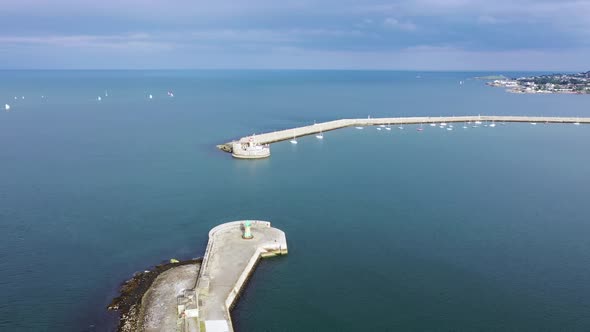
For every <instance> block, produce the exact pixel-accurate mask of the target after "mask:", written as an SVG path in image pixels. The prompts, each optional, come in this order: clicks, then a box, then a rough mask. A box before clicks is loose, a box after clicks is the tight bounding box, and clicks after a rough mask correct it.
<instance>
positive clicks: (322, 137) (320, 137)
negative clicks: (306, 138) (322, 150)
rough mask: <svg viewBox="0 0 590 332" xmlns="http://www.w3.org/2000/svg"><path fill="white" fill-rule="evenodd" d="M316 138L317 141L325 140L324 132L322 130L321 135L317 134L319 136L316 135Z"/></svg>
mask: <svg viewBox="0 0 590 332" xmlns="http://www.w3.org/2000/svg"><path fill="white" fill-rule="evenodd" d="M315 137H316V138H317V139H324V134H322V131H321V130H320V133H319V134H317V135H315Z"/></svg>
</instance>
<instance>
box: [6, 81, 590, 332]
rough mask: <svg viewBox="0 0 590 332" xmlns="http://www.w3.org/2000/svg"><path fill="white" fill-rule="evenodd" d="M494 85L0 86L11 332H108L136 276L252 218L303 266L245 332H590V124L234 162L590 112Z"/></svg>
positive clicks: (280, 278)
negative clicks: (442, 120)
mask: <svg viewBox="0 0 590 332" xmlns="http://www.w3.org/2000/svg"><path fill="white" fill-rule="evenodd" d="M482 74H484V73H444V72H441V73H422V72H421V73H416V72H362V71H326V72H323V71H151V72H149V71H147V72H146V71H129V72H125V71H115V72H109V71H106V72H103V71H46V72H44V71H2V72H0V104H2V105H3V104H4V103H9V104H11V105H12V110H11V112H2V113H0V294H1V297H2V301H0V330H7V331H103V330H108V329H109V328H112V326H113V325H112V315H109V314H107V313H106V312H105V307H106V305H107V304H108V302H109V301H110V299H111V298H112V297H113V296H115V295H116V292H117V288H118V286H119V284H120V283H121V282H122V281H123V280H125V279H126V278H128V277H129V276H130V275H132V274H133V273H134V272H135V271H138V270H143V269H144V268H146V267H149V266H152V265H154V264H157V263H159V262H160V261H162V260H167V259H169V258H171V257H175V258H181V259H183V258H190V257H195V256H200V255H202V253H203V251H204V249H205V245H206V241H207V232H208V230H209V229H210V228H211V227H213V226H215V225H217V224H219V223H222V222H226V221H231V220H238V219H246V218H258V219H265V220H270V221H272V222H273V224H274V225H275V226H276V227H278V228H281V229H283V230H284V231H286V233H287V237H288V241H289V255H288V256H286V257H280V258H277V259H271V260H268V261H264V262H263V263H262V264H261V265H260V267H259V269H258V270H257V272H256V273H255V274H254V276H253V278H252V280H251V283H250V284H249V286H248V288H247V290H246V291H245V293H244V294H243V297H242V298H241V301H240V303H239V305H238V306H237V307H236V310H235V311H234V316H235V321H236V325H237V327H238V328H239V329H240V330H241V331H284V330H288V331H304V330H309V331H318V330H323V331H327V330H337V331H360V330H364V331H371V330H399V331H411V330H416V331H424V330H428V331H435V330H442V331H450V330H456V331H474V330H477V331H498V330H517V331H540V330H577V331H587V330H589V329H590V315H588V312H589V310H590V286H589V285H590V237H588V234H589V233H590V212H589V210H588V209H586V204H587V198H588V197H589V195H590V167H588V165H590V154H589V153H588V148H587V147H588V142H590V126H573V125H544V124H538V125H537V126H531V125H529V124H520V125H518V124H509V125H506V126H500V125H499V126H498V127H496V128H483V127H482V128H469V129H467V130H463V129H461V128H460V126H458V128H456V129H455V130H454V131H452V132H448V131H443V130H441V129H439V128H431V127H425V130H424V132H422V133H419V132H417V131H416V130H415V127H412V126H406V129H405V130H403V131H401V130H399V129H397V128H395V129H394V130H392V131H391V132H388V131H377V130H375V129H374V128H366V129H364V130H362V131H361V130H355V129H343V130H339V131H332V132H328V133H325V139H324V141H318V140H316V139H315V138H314V137H305V138H301V139H300V142H299V144H298V145H297V146H292V145H291V144H289V143H288V142H285V143H278V144H274V145H273V146H272V157H271V158H270V159H267V160H262V161H254V162H248V161H237V160H232V159H231V157H230V156H229V155H228V154H224V153H221V152H218V151H217V150H216V149H215V144H219V143H222V142H226V141H228V140H229V139H232V138H236V137H240V136H244V135H247V134H250V133H253V132H263V131H268V130H276V129H282V128H287V127H293V126H299V125H304V124H310V123H313V121H318V122H320V121H325V120H333V119H337V118H345V117H366V116H367V115H371V116H372V117H379V116H411V115H431V116H438V115H462V114H479V113H481V114H514V115H526V114H531V115H573V116H584V115H585V116H588V111H589V110H590V97H588V96H567V95H514V94H508V93H505V92H504V91H503V90H501V89H493V88H488V87H486V86H484V85H483V83H482V82H480V81H474V80H466V79H467V78H469V77H473V76H478V75H482ZM416 75H420V76H421V79H416ZM514 75H517V74H514ZM459 80H466V83H465V84H464V85H463V86H459V84H458V81H459ZM105 90H108V93H109V97H103V100H102V102H100V103H99V102H97V101H96V97H97V96H99V95H103V94H104V91H105ZM169 90H172V91H174V93H175V97H174V98H168V97H167V96H166V92H167V91H169ZM150 93H151V94H153V95H154V99H153V100H148V99H147V95H148V94H150ZM42 95H43V96H45V98H41V96H42ZM14 96H25V99H18V100H14Z"/></svg>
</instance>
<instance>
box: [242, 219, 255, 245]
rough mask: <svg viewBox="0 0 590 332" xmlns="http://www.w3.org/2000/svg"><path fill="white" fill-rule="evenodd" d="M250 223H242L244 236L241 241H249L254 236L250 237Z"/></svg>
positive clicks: (247, 221) (248, 221)
mask: <svg viewBox="0 0 590 332" xmlns="http://www.w3.org/2000/svg"><path fill="white" fill-rule="evenodd" d="M251 228H252V222H251V221H250V220H246V222H244V234H243V235H242V238H243V239H246V240H248V239H251V238H253V237H254V236H253V235H252V230H251Z"/></svg>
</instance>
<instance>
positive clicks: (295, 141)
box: [289, 135, 297, 144]
mask: <svg viewBox="0 0 590 332" xmlns="http://www.w3.org/2000/svg"><path fill="white" fill-rule="evenodd" d="M289 142H291V144H297V140H296V139H295V135H293V139H292V140H290V141H289Z"/></svg>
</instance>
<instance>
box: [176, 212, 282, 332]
mask: <svg viewBox="0 0 590 332" xmlns="http://www.w3.org/2000/svg"><path fill="white" fill-rule="evenodd" d="M246 234H249V236H246ZM286 254H287V239H286V236H285V233H284V232H283V231H281V230H279V229H276V228H274V227H271V225H270V222H268V221H259V220H253V221H234V222H229V223H225V224H221V225H219V226H217V227H215V228H213V229H212V230H211V231H210V232H209V242H208V244H207V249H206V250H205V255H204V257H203V262H202V264H201V269H200V272H199V276H198V278H197V284H196V287H195V289H194V290H193V291H192V292H190V293H188V294H187V295H186V296H185V297H186V301H185V302H184V303H182V304H181V303H180V302H179V310H178V311H179V315H180V316H181V317H184V322H183V323H182V330H183V331H201V332H203V331H207V332H231V331H233V324H232V321H231V315H230V309H231V308H232V306H233V304H234V302H235V301H236V299H237V297H238V295H239V293H240V292H241V290H242V288H243V287H244V285H245V283H246V281H247V280H248V278H249V276H250V275H251V274H252V273H253V271H254V268H255V267H256V263H257V262H258V261H259V259H260V258H263V257H270V256H276V255H286Z"/></svg>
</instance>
